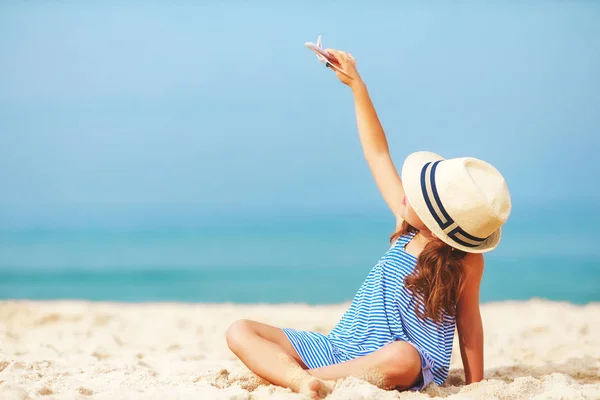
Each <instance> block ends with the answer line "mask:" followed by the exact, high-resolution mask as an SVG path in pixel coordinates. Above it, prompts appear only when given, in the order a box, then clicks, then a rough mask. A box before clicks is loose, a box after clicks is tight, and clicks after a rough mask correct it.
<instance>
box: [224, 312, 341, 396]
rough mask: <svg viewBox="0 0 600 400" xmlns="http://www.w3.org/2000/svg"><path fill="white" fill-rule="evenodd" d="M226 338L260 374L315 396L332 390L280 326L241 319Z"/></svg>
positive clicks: (273, 381) (232, 348) (251, 367)
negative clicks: (308, 367) (312, 370)
mask: <svg viewBox="0 0 600 400" xmlns="http://www.w3.org/2000/svg"><path fill="white" fill-rule="evenodd" d="M226 338H227V344H228V345H229V348H230V349H231V351H233V353H234V354H235V355H236V356H238V357H239V359H240V360H241V361H242V362H243V363H244V364H245V365H246V366H247V367H248V368H249V369H250V370H251V371H252V372H254V373H255V374H256V375H258V376H260V377H261V378H264V379H266V380H268V381H269V382H271V383H273V384H275V385H279V386H284V387H288V388H290V389H292V390H293V391H295V392H300V393H306V394H309V395H310V396H311V397H312V398H315V399H319V398H325V396H327V395H328V394H329V393H330V392H331V389H330V388H329V386H327V385H326V384H325V382H323V381H321V380H320V379H318V378H316V377H314V376H312V375H310V374H309V373H308V372H306V371H305V370H304V368H306V365H304V363H303V362H302V360H301V359H300V357H299V356H298V353H296V350H294V347H293V346H292V345H291V343H290V342H289V340H288V339H287V336H286V335H285V333H283V331H282V330H281V329H279V328H276V327H274V326H270V325H266V324H261V323H259V322H254V321H248V320H240V321H236V322H234V323H233V324H232V325H231V326H230V327H229V329H228V330H227V335H226Z"/></svg>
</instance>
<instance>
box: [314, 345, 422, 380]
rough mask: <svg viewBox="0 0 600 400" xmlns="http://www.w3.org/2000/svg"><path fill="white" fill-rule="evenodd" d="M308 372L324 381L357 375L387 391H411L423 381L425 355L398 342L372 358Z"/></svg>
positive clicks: (384, 348)
mask: <svg viewBox="0 0 600 400" xmlns="http://www.w3.org/2000/svg"><path fill="white" fill-rule="evenodd" d="M308 372H309V373H310V374H311V375H312V376H314V377H317V378H320V379H323V380H337V379H341V378H345V377H348V376H355V377H357V378H360V379H364V380H366V381H367V382H369V383H372V384H373V385H375V386H378V387H380V388H383V389H392V388H400V389H408V388H411V387H413V386H414V385H415V384H416V383H417V382H418V380H419V379H420V378H421V356H420V355H419V352H418V351H417V350H416V349H415V348H414V347H413V346H412V345H411V344H409V343H406V342H402V341H397V342H394V343H390V344H388V345H386V346H384V347H382V348H381V349H379V350H377V351H375V352H373V353H371V354H369V355H366V356H363V357H358V358H355V359H353V360H350V361H346V362H342V363H339V364H333V365H329V366H326V367H321V368H315V369H310V370H308Z"/></svg>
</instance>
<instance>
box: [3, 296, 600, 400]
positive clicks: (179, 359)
mask: <svg viewBox="0 0 600 400" xmlns="http://www.w3.org/2000/svg"><path fill="white" fill-rule="evenodd" d="M345 307H347V304H346V305H331V306H319V307H311V306H306V305H277V306H271V305H251V306H246V305H232V304H215V305H207V304H118V303H88V302H27V301H19V302H15V301H8V302H0V340H1V342H0V343H1V345H0V399H2V400H9V399H28V398H43V399H51V398H56V399H111V400H116V399H130V398H132V399H136V398H139V399H253V400H258V399H290V400H292V399H301V398H302V396H301V395H298V394H295V393H291V392H290V391H289V390H287V389H283V388H280V387H276V386H272V385H267V384H264V383H263V382H261V381H260V380H259V379H256V378H254V377H253V376H252V375H250V374H248V372H247V370H246V369H245V367H244V366H243V365H242V364H241V363H240V362H239V361H237V359H236V358H235V357H234V356H233V354H231V352H230V351H229V349H228V348H227V345H226V343H225V339H224V332H225V330H226V329H227V327H228V326H229V324H230V323H231V322H233V321H235V320H237V319H240V318H249V319H256V320H259V321H263V322H267V323H270V324H273V325H277V326H288V327H293V328H298V329H310V330H314V331H318V332H328V331H329V330H330V329H331V328H332V327H333V325H334V324H335V323H336V321H337V320H338V319H339V317H340V316H341V315H342V313H343V311H344V310H345ZM482 315H483V320H484V329H485V360H486V371H485V376H486V380H484V381H483V382H480V383H477V384H473V385H469V386H465V385H464V380H463V371H462V364H461V360H460V353H459V349H458V345H457V343H456V342H455V346H454V353H453V356H452V364H451V372H450V376H449V378H448V380H447V382H446V383H445V384H444V385H442V386H439V387H438V386H436V385H430V386H429V387H428V388H427V389H426V390H424V391H423V392H420V393H412V392H404V393H400V392H396V391H384V390H381V389H378V388H376V387H374V386H372V385H370V384H368V383H366V382H363V381H361V380H359V379H356V378H348V379H345V380H343V381H339V382H338V383H337V384H336V386H335V388H334V391H333V393H332V394H331V395H330V396H329V397H328V399H332V400H334V399H338V400H341V399H351V400H352V399H431V398H435V399H438V398H447V399H500V400H502V399H600V303H596V304H589V305H586V306H574V305H571V304H567V303H556V302H547V301H541V300H531V301H528V302H502V303H491V304H484V305H483V306H482Z"/></svg>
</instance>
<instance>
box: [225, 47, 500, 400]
mask: <svg viewBox="0 0 600 400" xmlns="http://www.w3.org/2000/svg"><path fill="white" fill-rule="evenodd" d="M327 51H328V52H329V53H330V54H332V55H333V56H334V57H335V62H336V63H337V65H336V66H337V67H339V68H341V69H342V70H343V71H344V72H345V74H343V73H340V72H337V71H336V72H335V73H336V75H337V77H338V78H339V79H340V81H341V82H343V83H344V84H346V85H348V86H349V87H350V88H351V89H352V92H353V94H354V101H355V106H356V119H357V124H358V131H359V134H360V140H361V143H362V146H363V149H364V154H365V158H366V159H367V162H368V164H369V167H370V168H371V171H372V173H373V176H374V178H375V182H376V183H377V185H378V187H379V189H380V191H381V194H382V195H383V197H384V199H385V201H386V203H387V204H388V205H389V207H390V208H391V210H392V212H393V213H394V216H395V217H396V221H397V231H396V233H395V234H393V235H392V238H391V241H392V243H393V244H392V246H391V248H390V249H389V250H388V251H387V252H386V253H385V254H384V255H383V257H382V258H381V259H380V260H379V261H378V262H377V264H376V265H375V266H374V267H373V269H372V270H371V272H370V273H369V275H368V276H367V278H366V280H365V282H364V283H363V284H362V286H361V287H360V289H359V290H358V292H357V293H356V296H355V297H354V300H353V301H352V304H351V305H350V308H349V309H348V310H347V311H346V312H345V314H344V315H343V316H342V319H341V320H340V321H339V322H338V324H337V325H336V326H335V327H334V329H333V330H332V331H331V332H330V333H329V335H322V334H320V333H315V332H306V331H298V330H294V329H288V328H284V329H280V328H276V327H273V326H269V325H266V324H262V323H260V322H254V321H247V320H241V321H237V322H235V323H233V324H232V325H231V327H230V328H229V329H228V331H227V343H228V345H229V348H230V349H231V350H232V351H233V352H234V353H235V354H236V355H237V356H238V357H239V358H240V360H241V361H242V362H243V363H244V364H245V365H246V366H247V367H248V368H249V369H250V370H252V371H253V372H254V373H256V374H257V375H259V376H260V377H262V378H264V379H266V380H268V381H269V382H272V383H273V384H276V385H281V386H285V387H289V388H291V389H292V390H294V391H297V392H301V393H307V394H309V395H310V396H311V397H313V398H323V397H325V396H326V395H327V394H328V393H329V392H330V391H331V385H330V384H329V382H328V381H334V380H337V379H341V378H344V377H348V376H357V377H360V378H362V379H365V380H368V381H369V382H371V383H373V384H375V385H377V386H379V387H382V388H390V389H391V388H396V389H401V390H404V389H409V388H410V389H413V390H419V389H422V388H424V387H425V386H427V385H428V384H429V383H431V382H432V381H433V382H435V383H437V384H441V383H443V382H444V380H445V379H446V378H447V376H448V369H449V364H450V354H451V353H452V343H453V338H454V329H455V327H456V328H457V330H458V334H459V339H460V340H459V342H460V350H461V355H462V361H463V365H464V368H465V379H466V383H467V384H470V383H472V382H478V381H480V380H482V379H483V328H482V323H481V316H480V313H479V284H480V281H481V277H482V274H483V265H484V260H483V255H482V253H485V252H487V251H490V250H493V249H494V248H495V247H496V246H497V245H498V243H499V241H500V236H501V226H502V225H503V224H504V222H506V220H507V218H508V215H509V213H510V208H511V205H510V196H509V193H508V189H507V187H506V184H505V181H504V179H503V177H502V175H501V174H500V173H499V172H498V171H497V170H496V169H495V168H494V167H493V166H491V165H490V164H488V163H485V162H483V161H480V160H477V159H474V158H456V159H448V160H445V159H443V158H442V157H441V156H439V155H437V154H434V153H429V152H417V153H413V154H411V155H410V156H408V158H407V159H406V161H405V162H404V165H403V167H402V174H401V175H402V180H401V179H400V176H399V175H398V172H397V171H396V168H395V167H394V164H393V162H392V159H391V157H390V154H389V150H388V144H387V140H386V137H385V133H384V131H383V128H382V127H381V124H380V122H379V119H378V117H377V114H376V112H375V109H374V107H373V104H372V102H371V99H370V97H369V94H368V91H367V88H366V86H365V84H364V82H363V81H362V79H361V77H360V75H359V74H358V72H357V70H356V61H355V60H354V58H353V57H352V55H350V54H348V53H345V52H343V51H336V50H327Z"/></svg>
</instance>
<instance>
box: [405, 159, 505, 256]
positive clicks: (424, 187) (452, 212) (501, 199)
mask: <svg viewBox="0 0 600 400" xmlns="http://www.w3.org/2000/svg"><path fill="white" fill-rule="evenodd" d="M402 184H403V186H404V191H405V193H406V197H407V198H408V201H409V202H410V204H411V205H412V207H413V208H414V210H415V212H416V213H417V215H418V216H419V218H421V221H423V223H424V224H425V226H427V228H429V230H431V232H433V233H434V234H435V235H436V236H437V237H439V238H440V239H441V240H442V241H443V242H444V243H446V244H448V245H450V246H452V247H454V248H456V249H459V250H463V251H466V252H468V253H485V252H487V251H490V250H493V249H495V248H496V246H498V243H499V242H500V238H501V236H502V231H501V229H500V227H501V226H502V225H503V224H504V223H505V222H506V220H507V219H508V215H509V214H510V209H511V203H510V195H509V193H508V188H507V187H506V182H505V181H504V178H503V177H502V175H501V174H500V172H498V170H497V169H496V168H494V167H493V166H491V165H490V164H488V163H486V162H484V161H481V160H478V159H476V158H470V157H465V158H453V159H449V160H445V159H444V158H443V157H441V156H439V155H437V154H435V153H430V152H426V151H420V152H416V153H413V154H411V155H410V156H408V158H407V159H406V161H405V162H404V165H403V166H402Z"/></svg>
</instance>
